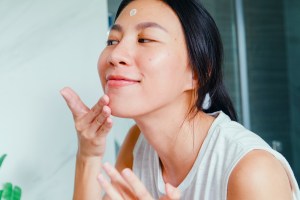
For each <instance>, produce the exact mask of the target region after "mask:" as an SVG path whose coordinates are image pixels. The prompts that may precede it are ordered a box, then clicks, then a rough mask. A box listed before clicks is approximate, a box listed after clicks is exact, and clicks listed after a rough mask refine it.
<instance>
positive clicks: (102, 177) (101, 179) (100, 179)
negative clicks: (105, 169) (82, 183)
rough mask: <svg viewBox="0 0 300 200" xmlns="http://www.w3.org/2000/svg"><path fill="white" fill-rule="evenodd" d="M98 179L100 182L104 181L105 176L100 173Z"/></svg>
mask: <svg viewBox="0 0 300 200" xmlns="http://www.w3.org/2000/svg"><path fill="white" fill-rule="evenodd" d="M98 181H99V182H100V183H104V176H103V175H102V174H99V175H98Z"/></svg>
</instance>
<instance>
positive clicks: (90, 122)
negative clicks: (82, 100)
mask: <svg viewBox="0 0 300 200" xmlns="http://www.w3.org/2000/svg"><path fill="white" fill-rule="evenodd" d="M107 104H108V97H107V96H103V97H101V98H100V100H99V101H98V103H97V104H96V105H95V106H94V107H93V108H92V109H91V110H90V111H89V112H88V113H87V114H86V115H85V116H84V117H82V118H80V119H78V120H77V122H76V127H80V129H86V128H88V127H91V128H90V131H92V132H96V131H97V130H98V129H99V127H100V125H102V124H103V123H104V121H105V118H107V117H109V116H110V114H111V109H110V108H109V107H108V106H106V105H107ZM104 107H106V108H104ZM103 108H104V109H103ZM101 112H102V113H101ZM100 114H101V115H103V116H102V117H99V115H100ZM97 116H98V118H97V119H96V117H97ZM96 120H97V121H96Z"/></svg>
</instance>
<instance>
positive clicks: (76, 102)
mask: <svg viewBox="0 0 300 200" xmlns="http://www.w3.org/2000/svg"><path fill="white" fill-rule="evenodd" d="M60 94H61V95H62V96H63V97H64V99H65V101H66V103H67V105H68V107H69V108H70V110H71V112H72V114H73V117H74V119H76V118H78V117H82V116H83V115H85V114H86V113H88V112H89V110H90V109H89V108H88V107H87V106H86V105H85V104H84V103H83V102H82V101H81V99H80V97H79V96H78V95H77V94H76V93H75V92H74V91H73V90H72V89H71V88H69V87H65V88H63V89H62V90H60Z"/></svg>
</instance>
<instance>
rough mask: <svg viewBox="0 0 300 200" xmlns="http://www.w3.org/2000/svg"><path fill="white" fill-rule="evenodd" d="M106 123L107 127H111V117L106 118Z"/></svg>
mask: <svg viewBox="0 0 300 200" xmlns="http://www.w3.org/2000/svg"><path fill="white" fill-rule="evenodd" d="M106 124H107V127H108V128H111V127H112V125H113V121H112V119H111V118H110V117H108V118H107V119H106Z"/></svg>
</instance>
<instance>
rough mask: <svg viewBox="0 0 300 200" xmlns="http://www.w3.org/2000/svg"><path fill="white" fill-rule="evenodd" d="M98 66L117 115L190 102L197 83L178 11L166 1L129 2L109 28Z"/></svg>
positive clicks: (146, 111) (139, 113)
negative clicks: (190, 63) (190, 96)
mask: <svg viewBox="0 0 300 200" xmlns="http://www.w3.org/2000/svg"><path fill="white" fill-rule="evenodd" d="M98 72H99V75H100V79H101V83H102V86H103V89H104V92H105V93H106V94H107V95H108V96H109V97H110V104H109V106H110V107H111V109H112V114H113V115H115V116H118V117H128V118H136V117H139V116H143V115H146V114H149V113H154V112H157V111H158V110H160V109H163V108H168V107H170V106H174V107H176V104H177V105H178V104H182V103H186V99H187V95H190V93H191V92H190V90H191V89H192V86H193V84H194V83H192V81H193V79H192V71H191V68H190V66H189V62H188V55H187V48H186V44H185V39H184V34H183V30H182V27H181V24H180V22H179V19H178V17H177V15H176V14H175V13H174V12H173V10H172V9H171V8H170V7H168V5H166V4H165V3H163V2H162V1H158V0H143V1H141V0H136V1H133V2H131V3H130V4H129V5H128V6H127V7H126V8H125V9H124V10H123V11H122V12H121V14H120V15H119V17H118V18H117V20H116V22H115V25H114V26H113V27H112V29H111V31H110V33H109V36H108V44H107V47H106V48H105V49H104V50H103V52H102V54H101V55H100V58H99V62H98Z"/></svg>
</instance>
